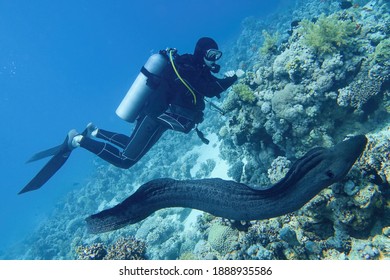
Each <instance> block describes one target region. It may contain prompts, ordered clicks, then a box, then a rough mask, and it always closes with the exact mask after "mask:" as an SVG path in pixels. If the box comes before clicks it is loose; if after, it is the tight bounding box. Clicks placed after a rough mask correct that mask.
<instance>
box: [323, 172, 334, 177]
mask: <svg viewBox="0 0 390 280" xmlns="http://www.w3.org/2000/svg"><path fill="white" fill-rule="evenodd" d="M325 174H326V176H328V177H329V178H334V174H333V172H332V170H328V171H326V173H325Z"/></svg>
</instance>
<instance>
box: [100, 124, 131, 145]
mask: <svg viewBox="0 0 390 280" xmlns="http://www.w3.org/2000/svg"><path fill="white" fill-rule="evenodd" d="M96 137H97V138H99V139H102V140H105V141H108V142H110V143H112V144H114V145H116V146H118V147H120V148H122V149H124V148H126V146H127V144H128V143H129V141H130V137H129V136H127V135H124V134H120V133H116V132H111V131H108V130H104V129H100V128H99V129H97V133H96Z"/></svg>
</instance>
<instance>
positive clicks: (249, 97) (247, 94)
mask: <svg viewBox="0 0 390 280" xmlns="http://www.w3.org/2000/svg"><path fill="white" fill-rule="evenodd" d="M232 89H233V91H234V92H235V93H237V95H238V96H239V98H240V99H241V100H242V101H244V102H248V103H253V102H254V101H256V96H255V94H254V92H253V91H252V90H251V89H250V87H249V86H247V85H246V84H242V83H238V84H235V85H234V86H233V87H232Z"/></svg>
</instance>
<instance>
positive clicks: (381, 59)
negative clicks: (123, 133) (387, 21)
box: [371, 38, 390, 66]
mask: <svg viewBox="0 0 390 280" xmlns="http://www.w3.org/2000/svg"><path fill="white" fill-rule="evenodd" d="M371 63H372V65H373V64H380V65H384V66H390V38H387V39H384V40H382V41H381V42H380V43H379V44H378V45H377V46H376V48H375V52H374V53H373V54H372V61H371Z"/></svg>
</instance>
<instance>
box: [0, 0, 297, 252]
mask: <svg viewBox="0 0 390 280" xmlns="http://www.w3.org/2000/svg"><path fill="white" fill-rule="evenodd" d="M290 2H293V1H287V0H280V1H256V0H245V1H221V0H209V1H195V0H190V1H178V0H173V1H168V2H167V1H165V2H163V1H158V0H154V1H151V0H149V1H147V0H145V1H137V2H136V1H125V0H122V1H111V2H108V1H100V0H99V1H87V0H84V1H75V0H69V1H66V2H62V1H61V2H60V1H49V0H37V1H27V0H15V1H6V0H0V119H1V122H0V130H1V137H0V145H1V147H2V148H3V149H2V155H1V157H0V170H1V174H2V182H1V184H0V197H1V199H2V202H1V203H0V213H1V215H0V228H1V238H0V251H1V250H6V249H7V248H8V247H9V246H10V245H12V244H14V243H18V242H21V241H23V240H24V238H25V237H26V236H27V235H29V234H30V233H31V232H33V231H34V228H35V227H36V226H37V225H38V224H39V223H40V221H42V220H44V219H45V217H46V216H47V215H49V213H51V210H52V209H53V207H54V205H56V204H57V203H58V201H60V199H61V197H63V196H65V195H66V194H67V193H68V192H69V191H70V190H72V189H74V188H78V187H80V184H81V183H83V182H85V180H88V176H89V175H90V174H91V172H93V168H94V165H93V164H92V161H93V159H94V157H93V156H92V155H90V154H89V153H87V152H85V151H78V152H77V153H74V155H72V157H71V158H70V159H69V161H68V162H67V163H66V165H65V166H64V167H63V168H62V169H61V171H60V172H59V173H58V174H56V176H55V177H53V178H52V179H51V180H50V181H49V182H48V183H47V184H46V185H45V186H44V188H42V189H41V190H39V191H36V192H32V193H28V194H24V195H21V196H19V195H17V193H18V191H19V190H20V189H21V188H22V187H23V186H24V185H25V184H26V183H27V182H28V181H29V180H30V179H31V178H32V177H33V176H34V175H35V174H36V172H38V171H39V169H40V168H41V167H42V164H43V162H42V161H40V162H35V163H30V164H25V161H26V160H27V159H28V158H29V156H31V155H32V154H33V153H35V152H38V151H40V150H43V149H46V148H49V147H52V146H54V145H57V144H59V143H61V142H62V141H63V139H64V137H65V135H66V133H67V131H68V130H69V129H71V128H76V129H78V130H82V129H84V127H85V125H86V124H87V123H88V122H90V121H93V122H95V123H96V124H98V125H99V126H100V127H105V128H110V129H111V130H117V131H122V132H125V133H126V132H128V131H129V130H130V128H129V125H128V124H127V123H125V122H124V121H122V120H120V119H119V118H118V117H117V116H116V115H115V113H114V112H115V109H116V107H117V106H118V104H119V102H120V101H121V99H122V98H123V95H124V94H125V92H126V91H127V89H128V87H129V86H130V85H131V83H132V81H133V80H134V78H135V77H136V75H137V74H138V71H139V69H140V67H141V66H142V65H143V63H144V62H145V60H146V58H147V57H148V56H149V55H150V54H151V53H153V52H156V51H158V50H159V49H164V48H166V47H175V48H177V49H178V50H179V51H180V52H181V53H187V52H189V53H190V52H192V51H193V48H194V44H195V42H196V41H197V39H198V38H199V37H202V36H210V37H213V38H215V39H216V41H217V42H219V44H220V46H221V47H222V48H223V46H224V45H227V44H228V43H229V42H230V41H232V40H235V39H236V36H237V35H238V33H239V31H240V26H241V22H242V20H243V19H244V18H246V17H249V16H254V17H262V16H266V15H267V14H269V13H271V12H274V11H275V10H276V9H282V10H283V9H285V8H287V7H288V5H289V4H290ZM59 186H61V188H59Z"/></svg>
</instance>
